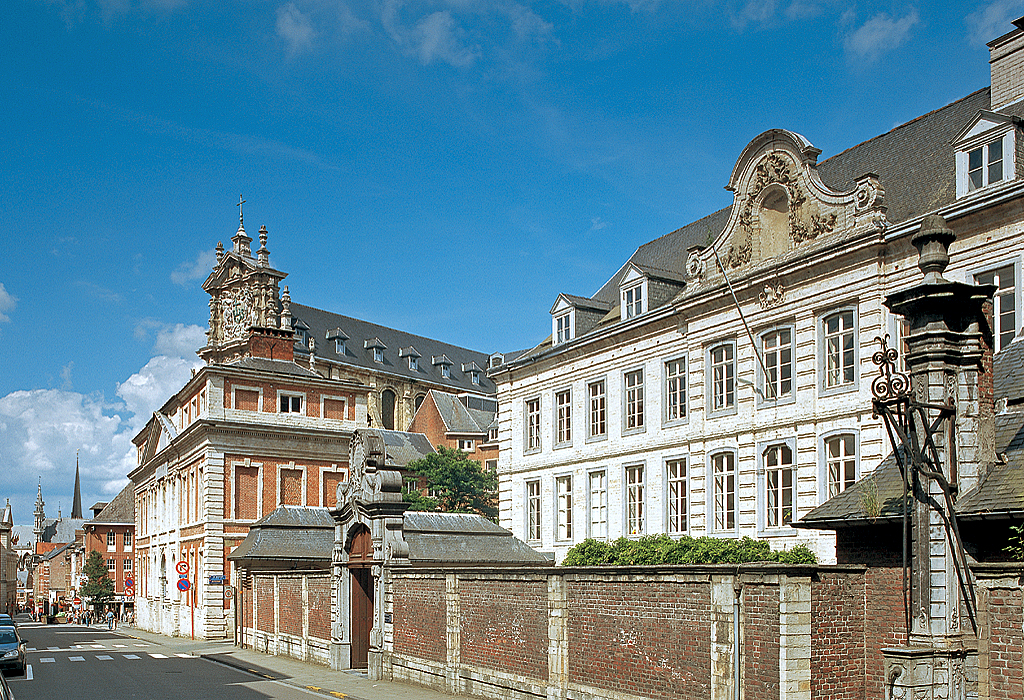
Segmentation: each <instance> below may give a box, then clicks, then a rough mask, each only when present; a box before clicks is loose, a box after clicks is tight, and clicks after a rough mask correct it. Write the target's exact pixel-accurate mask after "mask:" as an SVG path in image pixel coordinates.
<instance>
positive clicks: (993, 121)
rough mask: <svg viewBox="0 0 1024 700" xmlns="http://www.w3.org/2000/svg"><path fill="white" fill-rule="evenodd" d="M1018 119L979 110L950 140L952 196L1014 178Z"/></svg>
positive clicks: (962, 194) (1015, 177) (965, 193)
mask: <svg viewBox="0 0 1024 700" xmlns="http://www.w3.org/2000/svg"><path fill="white" fill-rule="evenodd" d="M1020 123H1021V119H1020V118H1019V117H1012V116H1008V115H1005V114H999V113H998V112H989V111H986V110H982V111H980V112H978V114H977V115H975V117H974V119H972V120H971V121H970V122H969V123H968V124H967V125H966V126H965V127H964V128H963V129H961V131H960V133H959V134H957V136H956V138H955V139H953V149H954V157H955V159H956V196H957V199H959V198H961V197H964V196H967V195H969V194H971V193H972V192H975V191H976V190H981V189H985V188H987V187H990V186H992V185H997V184H1000V183H1003V182H1008V181H1010V180H1016V179H1017V162H1016V161H1017V157H1016V155H1017V154H1016V151H1017V149H1016V137H1017V130H1018V129H1017V125H1018V124H1020Z"/></svg>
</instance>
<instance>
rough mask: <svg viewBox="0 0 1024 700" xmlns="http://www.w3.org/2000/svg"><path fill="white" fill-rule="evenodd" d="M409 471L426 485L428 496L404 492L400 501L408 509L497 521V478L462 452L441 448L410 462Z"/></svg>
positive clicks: (413, 490) (408, 491) (412, 491)
mask: <svg viewBox="0 0 1024 700" xmlns="http://www.w3.org/2000/svg"><path fill="white" fill-rule="evenodd" d="M409 469H411V470H412V471H413V472H415V473H416V474H417V475H418V476H420V477H422V478H424V479H426V481H427V485H428V489H427V494H423V493H420V491H419V489H406V490H405V492H404V495H403V498H404V499H405V500H406V502H408V503H410V504H411V505H410V506H409V510H425V511H435V512H438V511H439V512H443V513H478V514H480V515H482V516H484V517H485V518H489V519H490V520H494V521H496V520H497V518H498V477H497V475H496V474H494V472H491V471H489V470H486V469H484V468H482V467H481V466H480V462H477V461H475V460H472V459H469V457H467V456H466V453H465V452H463V451H462V450H453V449H451V448H449V447H445V446H443V445H440V446H438V448H437V452H436V453H434V454H429V455H427V456H426V457H424V458H423V459H417V460H416V461H414V462H410V463H409Z"/></svg>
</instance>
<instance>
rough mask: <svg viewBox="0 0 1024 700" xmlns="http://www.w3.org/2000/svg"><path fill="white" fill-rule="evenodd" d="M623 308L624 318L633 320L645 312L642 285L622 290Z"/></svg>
mask: <svg viewBox="0 0 1024 700" xmlns="http://www.w3.org/2000/svg"><path fill="white" fill-rule="evenodd" d="M622 308H623V313H624V318H633V317H635V316H639V315H640V314H642V313H643V312H644V286H643V285H642V284H638V285H635V286H633V287H630V288H629V289H623V290H622Z"/></svg>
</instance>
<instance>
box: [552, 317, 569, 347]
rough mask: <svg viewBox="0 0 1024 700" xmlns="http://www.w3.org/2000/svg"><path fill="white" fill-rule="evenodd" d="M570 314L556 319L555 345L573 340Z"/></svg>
mask: <svg viewBox="0 0 1024 700" xmlns="http://www.w3.org/2000/svg"><path fill="white" fill-rule="evenodd" d="M570 320H571V319H570V314H562V315H561V316H556V317H555V345H560V344H561V343H564V342H567V341H569V340H572V324H571V323H570Z"/></svg>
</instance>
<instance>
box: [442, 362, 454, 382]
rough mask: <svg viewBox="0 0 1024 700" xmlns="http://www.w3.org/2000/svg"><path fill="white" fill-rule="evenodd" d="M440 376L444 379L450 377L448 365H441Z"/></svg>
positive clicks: (450, 370)
mask: <svg viewBox="0 0 1024 700" xmlns="http://www.w3.org/2000/svg"><path fill="white" fill-rule="evenodd" d="M441 376H442V377H443V378H444V379H451V376H452V368H451V367H449V366H448V365H441Z"/></svg>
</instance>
